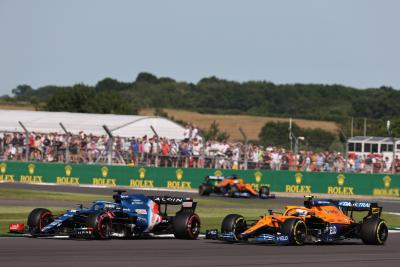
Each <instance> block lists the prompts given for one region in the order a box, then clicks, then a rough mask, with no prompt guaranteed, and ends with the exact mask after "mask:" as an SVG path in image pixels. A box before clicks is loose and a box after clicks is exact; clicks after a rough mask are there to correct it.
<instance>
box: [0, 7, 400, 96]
mask: <svg viewBox="0 0 400 267" xmlns="http://www.w3.org/2000/svg"><path fill="white" fill-rule="evenodd" d="M399 10H400V1H396V0H391V1H390V0H376V1H370V0H335V1H333V0H332V1H328V0H302V1H298V0H292V1H289V0H276V1H267V0H259V1H258V0H241V1H239V0H201V1H192V0H168V1H166V0H160V1H154V0H146V1H145V0H143V1H133V0H132V1H122V0H114V1H102V0H85V1H80V0H65V1H61V0H58V1H55V0H36V1H29V0H26V1H22V0H0V95H3V94H10V93H11V90H12V89H13V88H15V87H16V86H18V85H20V84H28V85H31V86H32V87H33V88H37V87H40V86H44V85H73V84H76V83H85V84H89V85H95V84H96V83H97V82H98V81H100V80H102V79H104V78H106V77H111V78H114V79H117V80H120V81H126V82H131V81H134V80H135V78H136V76H137V74H138V73H139V72H143V71H146V72H150V73H153V74H155V75H156V76H163V77H171V78H173V79H176V80H178V81H187V82H194V83H196V82H198V81H199V80H200V79H202V78H204V77H209V76H217V77H219V78H223V79H228V80H235V81H248V80H267V81H271V82H274V83H279V84H281V83H323V84H343V85H347V86H353V87H357V88H361V89H362V88H371V87H380V86H383V85H384V86H391V87H393V88H396V89H400V75H399V73H400V72H399V71H400V66H399V64H400V51H399V49H400V16H399Z"/></svg>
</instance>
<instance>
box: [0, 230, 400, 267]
mask: <svg viewBox="0 0 400 267" xmlns="http://www.w3.org/2000/svg"><path fill="white" fill-rule="evenodd" d="M0 262H1V266H41V267H43V266H68V267H70V266H97V267H99V266H199V267H200V266H338V265H339V266H352V267H354V266H385V267H386V266H398V265H399V262H400V234H391V235H390V236H389V240H388V241H387V243H386V245H385V246H368V245H362V244H361V243H360V242H351V243H349V242H346V243H342V244H340V245H305V246H302V247H291V246H276V245H256V244H228V243H224V242H220V241H213V240H205V239H200V240H175V239H150V240H149V239H146V240H108V241H94V240H68V239H34V238H24V237H14V238H9V237H2V238H0Z"/></svg>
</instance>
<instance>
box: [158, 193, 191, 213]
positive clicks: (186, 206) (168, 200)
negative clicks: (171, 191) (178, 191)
mask: <svg viewBox="0 0 400 267" xmlns="http://www.w3.org/2000/svg"><path fill="white" fill-rule="evenodd" d="M151 199H152V200H153V201H154V202H156V203H157V204H160V205H181V206H182V209H181V210H182V211H188V210H192V211H193V212H194V210H195V209H196V206H197V202H194V201H193V198H191V197H171V196H152V197H151Z"/></svg>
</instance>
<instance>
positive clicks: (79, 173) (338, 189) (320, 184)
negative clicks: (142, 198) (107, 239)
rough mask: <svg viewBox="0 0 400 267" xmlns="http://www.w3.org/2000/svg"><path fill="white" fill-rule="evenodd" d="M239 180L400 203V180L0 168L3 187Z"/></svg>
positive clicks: (177, 185)
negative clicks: (7, 184) (398, 199)
mask: <svg viewBox="0 0 400 267" xmlns="http://www.w3.org/2000/svg"><path fill="white" fill-rule="evenodd" d="M233 173H235V174H237V175H238V176H239V177H241V178H243V179H244V180H245V181H246V182H248V183H251V184H253V185H254V187H256V188H259V187H260V186H262V185H268V186H270V188H271V191H274V192H293V193H304V194H310V193H328V194H340V195H374V196H391V197H400V175H388V174H356V173H317V172H294V171H267V170H221V169H220V170H217V169H195V168H155V167H130V166H110V165H84V164H57V163H34V162H33V163H23V162H0V182H22V183H55V184H62V185H81V184H86V185H87V184H89V185H97V186H110V187H115V186H129V187H132V188H153V187H158V188H169V189H176V190H188V189H197V187H198V186H199V185H200V184H201V182H202V181H203V180H204V177H205V176H206V175H217V176H220V175H224V176H227V175H230V174H233Z"/></svg>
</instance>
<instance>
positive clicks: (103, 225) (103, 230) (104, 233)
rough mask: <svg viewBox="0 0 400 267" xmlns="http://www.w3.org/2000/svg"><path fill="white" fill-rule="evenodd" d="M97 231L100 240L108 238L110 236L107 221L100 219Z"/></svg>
mask: <svg viewBox="0 0 400 267" xmlns="http://www.w3.org/2000/svg"><path fill="white" fill-rule="evenodd" d="M98 229H99V235H100V236H101V237H102V238H108V237H109V236H110V225H109V223H108V220H104V219H102V220H101V221H100V222H99V227H98Z"/></svg>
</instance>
